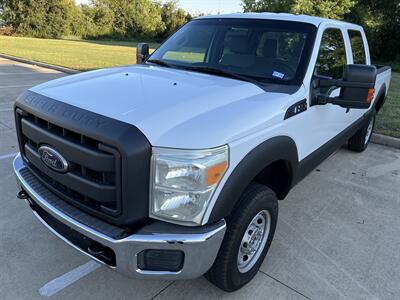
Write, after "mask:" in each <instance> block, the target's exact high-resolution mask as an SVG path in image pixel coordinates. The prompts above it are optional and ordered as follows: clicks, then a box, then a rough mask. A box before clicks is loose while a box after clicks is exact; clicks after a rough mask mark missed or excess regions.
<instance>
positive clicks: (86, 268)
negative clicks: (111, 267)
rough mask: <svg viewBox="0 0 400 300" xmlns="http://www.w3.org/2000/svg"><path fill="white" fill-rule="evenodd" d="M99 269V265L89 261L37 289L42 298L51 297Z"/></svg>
mask: <svg viewBox="0 0 400 300" xmlns="http://www.w3.org/2000/svg"><path fill="white" fill-rule="evenodd" d="M100 267H101V264H99V263H97V262H95V261H93V260H91V261H89V262H87V263H85V264H83V265H81V266H79V267H77V268H75V269H73V270H71V271H69V272H68V273H65V274H64V275H61V276H60V277H57V278H55V279H53V280H51V281H49V282H48V283H46V284H45V285H44V286H42V287H41V288H40V289H39V294H40V295H41V296H43V297H51V296H53V295H54V294H56V293H58V292H59V291H61V290H63V289H65V288H66V287H68V286H70V285H71V284H73V283H74V282H76V281H78V280H79V279H81V278H83V277H85V276H86V275H88V274H90V273H92V272H94V271H96V270H97V269H98V268H100Z"/></svg>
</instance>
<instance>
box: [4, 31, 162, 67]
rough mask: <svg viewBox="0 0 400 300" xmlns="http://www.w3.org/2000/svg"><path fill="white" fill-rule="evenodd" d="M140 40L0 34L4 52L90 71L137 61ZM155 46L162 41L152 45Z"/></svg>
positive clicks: (151, 45)
mask: <svg viewBox="0 0 400 300" xmlns="http://www.w3.org/2000/svg"><path fill="white" fill-rule="evenodd" d="M136 44H137V43H136V42H123V41H91V40H51V39H35V38H25V37H8V36H0V53H3V54H9V55H13V56H17V57H22V58H26V59H29V60H34V61H38V62H46V63H50V64H54V65H57V66H63V67H67V68H71V69H75V70H80V71H87V70H93V69H98V68H105V67H111V66H119V65H128V64H134V63H135V61H136ZM150 47H151V48H153V49H154V48H156V47H158V44H154V43H153V44H150Z"/></svg>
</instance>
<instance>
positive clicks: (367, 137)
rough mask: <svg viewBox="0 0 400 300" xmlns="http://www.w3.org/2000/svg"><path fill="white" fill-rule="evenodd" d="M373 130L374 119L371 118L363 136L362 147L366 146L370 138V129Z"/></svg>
mask: <svg viewBox="0 0 400 300" xmlns="http://www.w3.org/2000/svg"><path fill="white" fill-rule="evenodd" d="M373 128H374V118H371V121H370V122H369V124H368V128H367V134H366V135H365V140H364V145H366V144H367V143H368V141H369V139H370V137H371V134H372V129H373Z"/></svg>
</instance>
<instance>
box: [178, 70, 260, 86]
mask: <svg viewBox="0 0 400 300" xmlns="http://www.w3.org/2000/svg"><path fill="white" fill-rule="evenodd" d="M184 69H186V70H190V71H198V72H203V73H207V74H212V75H219V76H224V77H229V78H233V79H239V80H242V81H247V82H251V83H254V84H256V85H259V84H260V83H261V82H260V81H259V80H257V79H254V78H252V77H251V76H246V75H241V74H237V73H233V72H229V71H226V70H223V69H217V68H210V67H191V66H185V67H184Z"/></svg>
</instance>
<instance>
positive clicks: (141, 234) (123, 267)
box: [13, 155, 226, 280]
mask: <svg viewBox="0 0 400 300" xmlns="http://www.w3.org/2000/svg"><path fill="white" fill-rule="evenodd" d="M13 167H14V172H15V175H16V177H17V184H18V186H19V187H20V188H21V190H23V191H25V192H26V193H27V194H28V196H29V198H30V200H32V201H33V202H34V203H35V205H38V206H39V207H40V208H41V209H42V210H43V211H45V212H46V213H47V214H49V215H50V216H51V217H53V218H54V219H56V220H58V221H59V222H61V223H62V224H64V225H67V226H68V227H69V228H71V229H73V230H75V231H77V232H79V233H80V234H82V235H83V236H85V237H87V238H90V239H92V240H94V241H96V242H98V243H100V244H102V245H104V246H106V247H108V248H110V249H112V250H113V251H114V253H115V259H116V265H115V267H111V268H113V269H115V270H116V271H117V272H119V273H122V274H124V275H127V276H129V277H134V278H157V279H170V280H175V279H190V278H196V277H199V276H201V275H203V274H204V273H206V272H207V271H208V270H209V269H210V268H211V266H212V264H213V263H214V260H215V258H216V256H217V253H218V250H219V248H220V246H221V243H222V240H223V238H224V234H225V230H226V223H225V221H224V220H221V221H220V222H218V223H217V224H214V225H210V226H205V227H201V228H199V227H184V226H177V225H173V224H168V223H165V222H160V221H156V222H154V223H152V224H150V225H145V226H144V227H142V228H141V229H139V230H137V231H136V232H134V233H133V234H131V235H129V236H126V237H124V238H122V239H114V238H111V237H109V236H107V235H105V234H103V233H101V232H98V231H96V230H94V229H93V228H91V227H89V226H87V225H85V224H82V223H80V222H78V221H76V220H75V219H73V218H72V217H70V216H69V215H67V214H65V213H63V212H62V211H60V210H59V209H57V208H55V207H54V206H52V205H51V204H50V203H49V202H48V201H46V199H44V198H43V197H42V196H41V195H40V194H39V193H38V192H37V191H36V190H35V189H34V188H33V187H32V186H30V185H29V184H28V182H27V181H26V180H25V179H24V177H23V176H22V174H21V171H22V170H24V169H25V168H26V166H25V164H24V162H23V159H22V157H21V156H20V155H17V156H16V158H15V159H14V162H13ZM28 200H29V199H28ZM33 212H34V214H35V216H36V217H37V218H38V219H39V220H40V221H41V222H42V223H43V224H44V225H45V226H46V227H47V228H48V229H50V231H52V232H53V233H54V234H55V235H57V236H58V237H59V238H61V239H62V240H63V241H65V242H66V243H67V244H69V245H70V246H72V247H74V248H75V249H77V250H78V251H80V252H81V253H84V254H85V255H87V256H89V257H90V258H92V259H94V260H96V261H98V262H100V263H104V262H102V261H101V260H99V259H97V258H96V257H94V256H93V255H91V254H89V253H88V252H86V251H83V250H82V249H81V248H79V247H77V246H76V245H75V244H74V243H73V242H71V241H70V240H68V239H67V238H66V237H65V236H63V235H62V234H60V233H59V232H57V231H56V230H55V229H54V228H52V226H51V225H49V224H48V223H47V222H46V221H45V220H44V219H43V218H42V217H41V216H40V215H39V214H38V213H36V212H35V211H34V210H33ZM148 249H152V250H180V251H182V252H183V253H184V264H183V267H182V269H181V270H180V271H178V272H170V271H147V270H140V269H139V268H138V254H139V253H140V252H142V251H143V250H148Z"/></svg>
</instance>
